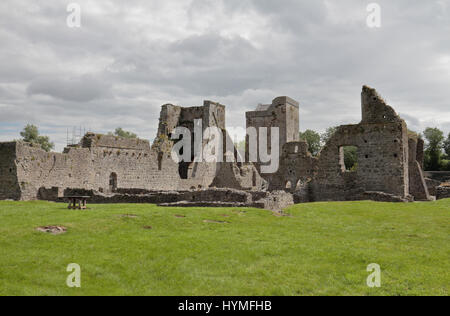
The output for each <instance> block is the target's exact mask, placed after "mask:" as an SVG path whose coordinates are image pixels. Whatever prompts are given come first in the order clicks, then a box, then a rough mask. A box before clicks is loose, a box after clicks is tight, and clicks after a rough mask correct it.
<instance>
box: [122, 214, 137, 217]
mask: <svg viewBox="0 0 450 316" xmlns="http://www.w3.org/2000/svg"><path fill="white" fill-rule="evenodd" d="M120 217H126V218H137V217H138V216H137V215H134V214H123V215H120Z"/></svg>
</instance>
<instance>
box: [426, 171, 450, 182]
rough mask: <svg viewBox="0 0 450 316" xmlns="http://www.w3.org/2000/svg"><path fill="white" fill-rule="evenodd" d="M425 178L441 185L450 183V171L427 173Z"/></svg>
mask: <svg viewBox="0 0 450 316" xmlns="http://www.w3.org/2000/svg"><path fill="white" fill-rule="evenodd" d="M425 177H427V178H430V179H433V180H436V181H439V182H440V183H444V182H450V171H425Z"/></svg>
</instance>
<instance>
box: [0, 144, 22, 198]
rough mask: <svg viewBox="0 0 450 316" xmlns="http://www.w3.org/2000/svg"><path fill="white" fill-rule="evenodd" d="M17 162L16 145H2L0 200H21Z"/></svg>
mask: <svg viewBox="0 0 450 316" xmlns="http://www.w3.org/2000/svg"><path fill="white" fill-rule="evenodd" d="M15 160H16V143H15V142H10V143H0V200H5V199H14V200H18V199H19V198H20V187H19V182H18V179H17V170H16V164H15Z"/></svg>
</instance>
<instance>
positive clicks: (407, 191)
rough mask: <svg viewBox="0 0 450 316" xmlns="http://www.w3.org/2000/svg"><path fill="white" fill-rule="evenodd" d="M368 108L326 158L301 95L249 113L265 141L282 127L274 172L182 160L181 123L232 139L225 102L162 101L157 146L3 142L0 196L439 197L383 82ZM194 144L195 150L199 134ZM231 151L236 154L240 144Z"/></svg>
mask: <svg viewBox="0 0 450 316" xmlns="http://www.w3.org/2000/svg"><path fill="white" fill-rule="evenodd" d="M361 105H362V120H361V122H360V123H359V124H356V125H343V126H340V127H339V128H338V129H337V131H336V133H335V134H334V135H333V136H332V137H331V139H330V140H329V141H328V143H327V144H326V145H325V147H324V148H323V150H322V151H321V152H320V155H319V156H318V157H313V156H312V155H311V154H310V153H309V152H308V146H307V144H306V142H304V141H300V140H299V103H298V102H296V101H294V100H292V99H290V98H288V97H279V98H276V99H275V100H273V102H272V104H270V105H260V106H258V108H257V109H256V111H252V112H248V113H247V114H246V121H247V127H256V128H257V131H258V135H257V137H258V138H259V137H260V135H259V134H260V133H261V131H264V129H261V128H267V131H268V133H269V136H268V139H269V140H270V128H271V127H278V128H279V138H280V148H278V150H279V153H280V165H279V168H278V170H277V171H276V172H275V173H272V174H263V173H261V166H262V165H264V164H262V163H260V162H258V161H256V162H254V163H251V162H210V163H206V162H202V161H199V162H195V161H194V162H183V161H182V162H178V163H177V162H175V161H174V160H173V159H172V157H171V149H172V147H173V146H174V144H175V142H176V140H175V141H174V140H172V136H173V135H172V134H171V133H172V131H173V130H174V129H175V128H176V127H179V126H182V127H185V128H187V129H189V131H190V132H191V133H192V134H194V130H195V129H196V128H198V129H200V130H202V131H204V130H205V129H206V128H208V127H217V128H218V129H219V130H220V131H221V132H222V133H223V136H224V137H225V139H227V140H228V137H229V136H228V135H227V133H226V130H225V107H224V106H223V105H221V104H218V103H214V102H210V101H205V103H204V105H203V106H199V107H189V108H185V107H180V106H176V105H172V104H166V105H163V106H162V110H161V115H160V121H159V128H158V134H157V137H156V139H155V141H154V143H153V144H152V145H150V143H149V142H148V141H146V140H141V139H125V138H120V137H115V136H111V135H100V134H93V133H87V134H86V135H85V136H84V137H83V139H82V140H81V141H80V143H79V144H78V145H74V146H68V147H67V148H65V149H64V152H63V153H47V152H45V151H43V150H42V149H40V148H38V147H35V146H33V145H31V144H29V143H24V142H21V141H16V142H7V143H0V199H13V200H33V199H57V198H61V197H63V196H64V194H66V192H67V190H87V191H89V192H90V193H91V195H92V196H93V197H95V198H96V201H141V202H149V203H164V204H166V205H175V204H176V205H183V202H186V203H187V204H189V205H208V203H211V205H217V203H223V204H220V205H229V204H230V203H231V205H234V204H233V202H234V203H237V204H238V205H243V206H245V205H248V206H257V207H266V208H267V207H269V208H270V207H273V208H276V207H274V206H273V204H277V203H279V202H280V201H281V204H282V205H283V206H286V205H288V204H291V203H293V202H294V201H295V202H312V201H337V200H362V199H373V200H381V201H412V200H430V199H432V197H431V196H430V194H429V190H428V187H427V182H426V179H425V178H424V175H423V170H422V166H423V145H424V144H423V141H421V140H420V139H417V138H416V137H414V136H410V135H409V134H408V129H407V126H406V123H405V122H404V121H403V120H402V119H401V118H400V117H399V116H398V115H397V114H396V113H395V111H394V110H393V109H392V108H391V107H390V106H389V105H387V104H386V103H385V102H384V101H383V99H382V98H381V97H380V96H379V95H378V94H377V92H376V91H375V90H374V89H371V88H369V87H366V86H365V87H363V91H362V100H361ZM195 124H198V126H195ZM191 143H192V152H194V149H195V148H194V146H195V142H194V135H192V140H191ZM224 143H225V142H224ZM247 143H248V142H247ZM268 144H269V145H268V146H269V148H268V151H269V152H270V151H271V150H272V148H270V141H269V143H268ZM201 145H204V144H201ZM347 146H355V147H356V148H357V150H356V152H357V161H358V163H357V166H356V168H354V169H352V170H347V168H346V166H345V163H344V151H345V147H347ZM224 148H225V144H224ZM223 154H224V155H230V154H231V155H236V150H235V152H234V153H229V152H228V153H227V152H226V151H225V150H224V153H223ZM246 156H247V158H248V148H247V153H246ZM245 161H248V159H247V160H245ZM434 191H435V190H433V192H434ZM261 201H263V202H261ZM206 202H208V203H206ZM227 203H228V204H227Z"/></svg>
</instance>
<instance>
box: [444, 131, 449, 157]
mask: <svg viewBox="0 0 450 316" xmlns="http://www.w3.org/2000/svg"><path fill="white" fill-rule="evenodd" d="M444 151H445V154H446V155H447V159H450V133H449V134H448V136H447V139H446V140H445V141H444Z"/></svg>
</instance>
